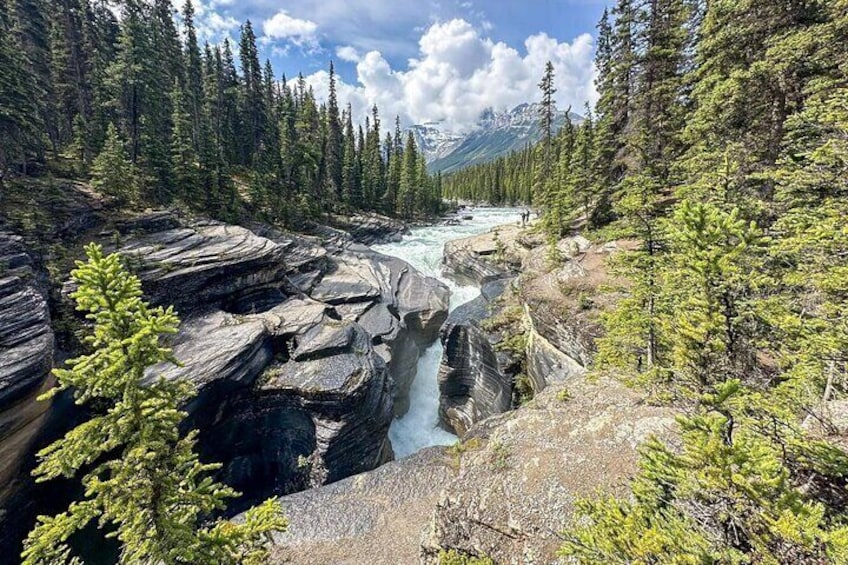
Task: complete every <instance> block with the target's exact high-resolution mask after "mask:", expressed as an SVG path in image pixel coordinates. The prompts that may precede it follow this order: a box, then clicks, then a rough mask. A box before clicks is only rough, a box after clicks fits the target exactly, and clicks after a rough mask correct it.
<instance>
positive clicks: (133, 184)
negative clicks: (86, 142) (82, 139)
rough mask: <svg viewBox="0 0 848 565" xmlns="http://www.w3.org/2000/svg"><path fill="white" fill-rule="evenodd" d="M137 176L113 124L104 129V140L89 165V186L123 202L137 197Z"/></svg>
mask: <svg viewBox="0 0 848 565" xmlns="http://www.w3.org/2000/svg"><path fill="white" fill-rule="evenodd" d="M138 184H139V178H138V174H137V171H136V168H135V165H133V163H132V161H131V160H130V158H129V155H127V152H126V150H125V149H124V143H123V141H122V140H121V138H120V136H119V135H118V130H117V128H116V127H115V126H114V124H109V127H108V129H107V130H106V141H105V143H104V144H103V149H102V150H101V151H100V154H98V155H97V157H96V158H95V159H94V162H93V163H92V165H91V186H93V187H94V188H95V189H97V190H99V191H101V192H103V193H104V194H108V195H110V196H114V197H116V198H118V199H119V200H122V201H124V202H129V201H133V200H135V199H136V198H137V197H138Z"/></svg>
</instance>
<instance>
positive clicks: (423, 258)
mask: <svg viewBox="0 0 848 565" xmlns="http://www.w3.org/2000/svg"><path fill="white" fill-rule="evenodd" d="M469 214H471V215H472V219H471V220H463V221H462V223H461V224H460V225H457V226H427V227H420V228H413V229H412V233H411V234H409V235H407V236H405V237H404V238H403V241H400V242H398V243H389V244H385V245H374V246H373V249H374V250H375V251H378V252H380V253H384V254H386V255H392V256H394V257H398V258H400V259H403V260H404V261H406V262H407V263H409V264H410V265H412V266H413V267H415V268H416V269H418V270H419V271H421V272H422V273H424V274H425V275H428V276H431V277H435V278H437V279H439V280H440V281H442V282H444V283H445V284H447V285H448V287H450V290H451V299H450V309H451V310H453V309H454V308H456V307H457V306H459V305H460V304H465V303H466V302H468V301H470V300H473V299H474V298H476V297H477V296H478V295H479V294H480V289H479V288H478V287H476V286H467V285H458V284H457V283H456V282H454V281H452V280H450V279H448V278H446V277H445V276H444V275H443V274H442V250H443V248H444V245H445V243H446V242H448V241H452V240H455V239H462V238H465V237H469V236H472V235H478V234H481V233H485V232H487V231H489V230H491V229H492V228H494V227H497V226H500V225H504V224H510V223H516V222H518V220H519V218H520V214H521V211H520V210H518V209H515V208H478V209H475V210H472V211H470V212H469ZM441 359H442V344H441V342H440V341H439V340H436V342H435V343H433V344H432V345H431V346H430V347H428V348H427V349H426V351H424V353H423V354H422V355H421V358H420V359H419V360H418V371H417V373H416V375H415V380H414V381H413V382H412V387H411V389H410V392H409V395H410V398H409V401H410V404H409V411H408V412H407V413H406V414H405V415H404V416H403V417H402V418H398V419H395V420H394V422H392V425H391V428H390V429H389V437H390V438H391V440H392V446H393V448H394V451H395V456H396V457H397V458H398V459H400V458H401V457H406V456H407V455H410V454H412V453H415V452H416V451H418V450H420V449H423V448H425V447H429V446H431V445H450V444H453V443H454V442H455V441H456V440H457V437H456V436H455V435H453V434H452V433H450V432H448V431H447V430H445V429H443V428H441V427H440V426H439V385H438V381H437V379H438V374H439V364H440V362H441Z"/></svg>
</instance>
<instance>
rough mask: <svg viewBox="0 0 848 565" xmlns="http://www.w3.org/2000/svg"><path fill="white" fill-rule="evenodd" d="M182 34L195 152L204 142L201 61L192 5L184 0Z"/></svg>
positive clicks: (198, 150)
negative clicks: (202, 138)
mask: <svg viewBox="0 0 848 565" xmlns="http://www.w3.org/2000/svg"><path fill="white" fill-rule="evenodd" d="M182 19H183V35H184V45H185V47H184V49H183V58H184V61H185V62H184V68H185V78H186V86H185V91H186V98H187V99H188V109H189V116H190V117H191V139H192V143H193V144H194V150H195V152H200V150H201V146H202V144H203V143H204V141H203V140H201V134H202V131H203V128H202V126H201V123H202V120H203V115H202V112H203V102H204V101H203V63H202V59H201V55H200V46H199V45H198V43H197V31H196V30H195V28H194V5H193V4H192V3H191V0H186V2H185V5H184V6H183V12H182Z"/></svg>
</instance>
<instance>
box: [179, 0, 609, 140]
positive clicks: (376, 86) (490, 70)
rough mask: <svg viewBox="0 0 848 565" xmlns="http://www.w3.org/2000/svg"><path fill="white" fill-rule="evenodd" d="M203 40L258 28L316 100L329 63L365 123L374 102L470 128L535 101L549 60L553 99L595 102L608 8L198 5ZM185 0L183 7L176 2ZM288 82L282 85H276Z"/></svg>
mask: <svg viewBox="0 0 848 565" xmlns="http://www.w3.org/2000/svg"><path fill="white" fill-rule="evenodd" d="M193 1H194V4H195V10H196V12H197V16H196V20H197V28H198V32H199V35H200V36H201V40H208V41H210V42H212V43H214V42H218V41H221V40H222V39H223V38H224V37H230V38H231V40H234V45H236V46H237V44H238V41H237V38H238V36H239V26H240V25H241V24H242V23H243V22H244V21H245V20H250V21H251V23H252V25H253V28H254V31H255V33H256V36H257V38H258V47H259V52H260V57H261V58H262V59H263V60H264V59H266V58H267V59H270V60H271V63H272V64H273V66H274V70H275V72H276V73H277V74H278V75H279V76H282V75H283V74H285V75H286V76H287V77H289V78H292V77H296V76H297V74H298V73H303V74H304V76H305V77H306V79H307V81H308V82H309V83H310V84H311V85H312V86H313V88H314V90H315V94H316V96H317V97H318V98H319V99H325V98H326V94H327V89H328V73H327V69H328V67H329V62H330V61H331V60H332V61H333V62H334V65H335V68H336V73H337V74H338V95H339V103H340V104H341V105H346V104H348V103H350V104H351V107H352V109H353V113H354V117H355V118H356V119H357V120H358V121H359V120H361V119H363V118H364V116H365V114H366V113H367V112H368V109H369V108H370V107H371V106H372V105H373V104H377V105H378V107H379V109H380V113H381V116H382V117H383V120H384V122H391V121H393V119H394V116H395V115H398V116H400V118H401V121H402V123H403V125H404V126H408V125H411V124H416V123H427V122H440V123H441V124H443V125H442V127H443V128H444V129H448V130H452V131H457V132H462V131H467V130H469V129H472V128H473V126H474V124H475V123H476V121H477V119H478V118H479V116H480V114H481V113H482V112H483V111H484V110H486V109H487V108H494V109H495V110H504V109H511V108H513V107H515V106H516V105H518V104H521V103H523V102H533V101H536V100H538V98H539V91H538V86H537V84H538V82H539V79H540V78H541V75H542V72H543V69H544V65H545V63H546V62H547V61H548V60H551V61H552V62H553V64H554V68H555V70H556V78H555V85H556V88H557V93H556V95H555V99H556V102H557V106H558V107H560V108H561V109H564V108H566V107H568V106H569V105H570V106H572V107H573V109H574V110H575V111H577V112H578V113H582V109H583V106H584V104H585V103H586V102H589V103H594V102H595V100H596V98H597V94H596V93H595V89H594V85H593V78H594V72H595V71H594V66H593V64H592V60H593V56H594V40H595V32H596V30H595V25H596V23H597V21H598V20H599V19H600V16H601V13H602V12H603V9H604V5H605V3H606V2H605V0H488V1H484V0H435V1H427V0H193ZM180 2H181V0H175V4H179V3H180ZM278 78H279V77H278Z"/></svg>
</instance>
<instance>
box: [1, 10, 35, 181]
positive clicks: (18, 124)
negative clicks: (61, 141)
mask: <svg viewBox="0 0 848 565" xmlns="http://www.w3.org/2000/svg"><path fill="white" fill-rule="evenodd" d="M14 8H15V3H14V0H8V1H7V0H3V1H2V2H0V33H2V34H3V37H4V39H3V41H2V42H0V43H2V45H0V69H3V73H2V78H0V185H2V182H3V180H2V177H3V175H4V173H5V171H6V170H7V168H8V167H9V166H10V165H11V164H12V163H13V162H15V161H17V162H18V163H20V165H21V167H22V169H23V170H24V172H25V171H26V161H27V155H28V154H29V153H31V152H35V153H38V152H39V151H40V139H39V132H40V131H41V130H42V128H43V122H42V120H41V117H40V115H39V113H38V106H37V104H36V102H35V100H36V98H35V97H33V95H32V93H33V92H34V91H35V88H36V86H35V84H36V79H35V77H34V75H33V72H32V69H31V67H30V66H29V65H27V61H26V58H25V57H24V51H23V45H22V42H21V34H22V31H21V27H20V20H19V18H18V15H17V13H16V11H15V9H14Z"/></svg>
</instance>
